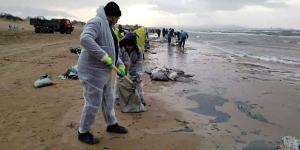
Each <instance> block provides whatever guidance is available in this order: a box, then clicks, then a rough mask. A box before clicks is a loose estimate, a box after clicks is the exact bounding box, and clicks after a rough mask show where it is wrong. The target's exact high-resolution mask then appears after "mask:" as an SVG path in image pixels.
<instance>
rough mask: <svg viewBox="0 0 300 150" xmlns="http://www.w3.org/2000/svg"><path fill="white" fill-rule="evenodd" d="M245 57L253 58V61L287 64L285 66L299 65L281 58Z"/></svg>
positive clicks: (297, 62)
mask: <svg viewBox="0 0 300 150" xmlns="http://www.w3.org/2000/svg"><path fill="white" fill-rule="evenodd" d="M246 57H250V58H255V59H258V60H262V61H267V62H275V63H281V64H287V65H300V62H299V61H294V60H288V59H282V58H277V57H264V56H254V55H246Z"/></svg>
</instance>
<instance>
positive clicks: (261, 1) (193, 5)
mask: <svg viewBox="0 0 300 150" xmlns="http://www.w3.org/2000/svg"><path fill="white" fill-rule="evenodd" d="M152 4H155V5H157V8H156V10H160V11H164V12H169V13H172V14H182V13H201V12H204V11H205V12H209V11H216V10H237V9H240V8H242V7H243V6H245V5H261V6H266V7H285V6H286V5H285V3H283V2H281V1H278V2H276V1H274V0H273V1H270V0H234V1H233V0H232V1H229V0H177V1H176V2H175V1H173V0H164V1H161V0H153V1H152Z"/></svg>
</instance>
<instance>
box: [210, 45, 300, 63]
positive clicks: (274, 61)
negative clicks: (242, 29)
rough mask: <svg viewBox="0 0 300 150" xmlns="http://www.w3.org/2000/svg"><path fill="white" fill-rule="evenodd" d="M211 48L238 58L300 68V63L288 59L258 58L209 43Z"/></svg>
mask: <svg viewBox="0 0 300 150" xmlns="http://www.w3.org/2000/svg"><path fill="white" fill-rule="evenodd" d="M209 46H210V47H213V48H216V49H218V50H221V51H223V52H225V53H228V54H231V55H234V56H238V57H245V58H252V59H257V60H261V61H266V62H273V63H280V64H286V65H297V66H298V65H299V66H300V61H296V60H290V59H287V58H279V57H274V56H273V57H272V56H257V55H252V54H247V53H243V52H237V51H233V50H228V49H224V48H221V47H218V46H215V45H212V44H211V43H209Z"/></svg>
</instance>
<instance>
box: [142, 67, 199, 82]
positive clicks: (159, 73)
mask: <svg viewBox="0 0 300 150" xmlns="http://www.w3.org/2000/svg"><path fill="white" fill-rule="evenodd" d="M146 73H148V74H150V77H151V79H152V80H156V81H169V80H172V81H179V80H178V79H180V80H182V79H184V78H190V77H193V76H194V75H191V74H185V72H184V71H182V70H179V69H176V68H166V67H163V68H154V69H152V70H151V71H146Z"/></svg>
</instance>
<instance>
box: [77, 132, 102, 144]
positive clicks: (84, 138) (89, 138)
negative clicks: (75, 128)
mask: <svg viewBox="0 0 300 150" xmlns="http://www.w3.org/2000/svg"><path fill="white" fill-rule="evenodd" d="M78 140H79V141H81V142H83V143H86V144H90V145H93V144H97V143H99V139H97V138H94V136H93V135H92V134H91V133H90V132H87V133H80V132H78Z"/></svg>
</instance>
